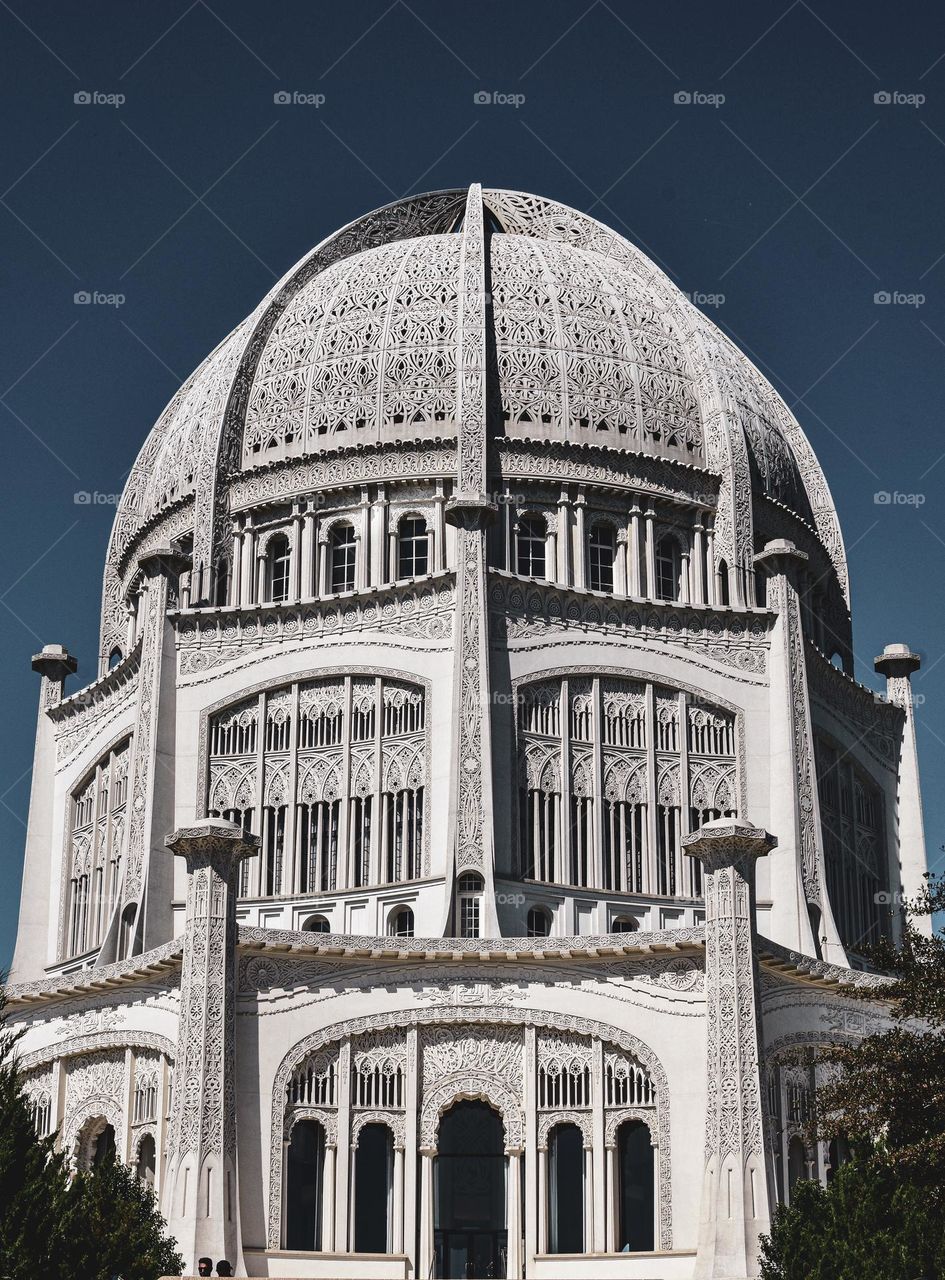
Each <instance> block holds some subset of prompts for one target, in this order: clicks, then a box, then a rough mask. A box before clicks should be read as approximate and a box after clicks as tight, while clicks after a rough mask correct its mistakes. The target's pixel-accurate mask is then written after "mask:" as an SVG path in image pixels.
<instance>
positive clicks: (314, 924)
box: [302, 916, 331, 933]
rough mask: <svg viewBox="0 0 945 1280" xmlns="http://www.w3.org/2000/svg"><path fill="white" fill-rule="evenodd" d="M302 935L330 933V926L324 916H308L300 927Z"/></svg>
mask: <svg viewBox="0 0 945 1280" xmlns="http://www.w3.org/2000/svg"><path fill="white" fill-rule="evenodd" d="M302 932H303V933H331V925H330V924H329V923H328V919H327V918H326V917H325V916H309V918H308V919H307V920H306V921H305V923H304V924H303V925H302Z"/></svg>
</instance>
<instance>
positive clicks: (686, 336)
mask: <svg viewBox="0 0 945 1280" xmlns="http://www.w3.org/2000/svg"><path fill="white" fill-rule="evenodd" d="M482 198H483V204H484V207H485V212H486V216H487V219H488V221H489V224H490V226H491V231H492V233H491V235H490V239H489V260H488V264H487V277H486V278H487V282H488V283H487V293H486V296H485V297H483V298H482V299H481V303H480V306H481V309H482V313H483V315H484V319H485V325H486V333H487V348H488V347H491V350H488V351H487V359H488V360H489V362H490V367H491V369H492V372H493V385H492V387H491V399H492V402H493V409H492V411H491V413H490V431H491V434H492V435H493V436H506V437H513V438H515V437H518V438H523V437H527V438H532V439H536V438H537V439H545V440H554V441H560V442H570V443H572V444H579V445H596V446H606V447H609V448H613V449H619V450H622V451H627V452H631V453H639V454H649V455H657V456H659V457H662V458H667V459H673V460H676V461H678V462H684V463H688V464H691V465H694V466H696V467H699V468H702V469H704V470H706V471H708V472H709V473H711V474H712V475H714V476H718V477H719V478H720V481H721V484H720V494H719V503H718V526H717V527H718V530H719V538H720V545H724V544H725V541H726V538H727V539H728V543H729V548H728V554H729V555H730V557H731V560H730V562H731V563H736V562H737V563H739V564H745V565H747V564H748V563H749V559H750V554H751V551H752V548H751V546H750V539H747V540H746V538H745V536H742V537H741V539H739V538H738V537H737V536H736V529H737V527H738V526H739V524H742V525H744V524H745V523H746V521H747V524H748V525H749V526H750V524H751V517H750V511H751V508H752V506H753V503H754V501H755V500H756V499H757V498H758V497H760V496H766V497H768V498H771V499H773V500H774V501H775V502H777V503H780V504H782V505H784V506H786V507H788V508H790V510H791V511H793V512H794V513H795V514H797V515H799V516H800V517H801V518H802V519H803V520H804V521H805V522H806V523H808V524H809V525H810V526H812V527H813V528H814V529H815V530H816V533H817V535H818V537H819V539H820V541H821V542H822V543H823V545H824V547H825V548H826V550H827V552H828V554H829V556H830V559H831V561H832V563H833V567H834V569H835V572H836V576H837V580H838V583H839V585H840V588H841V590H842V591H843V592H845V591H846V566H845V560H844V554H843V545H842V541H841V536H840V530H839V526H838V524H837V520H836V515H835V512H834V508H833V503H832V501H831V499H830V494H829V491H828V489H827V485H826V482H825V480H824V477H823V474H822V472H821V470H820V468H819V466H818V464H817V462H816V459H815V458H814V455H813V452H812V450H811V449H810V446H809V444H808V442H807V440H806V438H805V437H804V434H803V432H802V431H801V428H800V427H799V426H798V424H797V422H796V421H795V420H794V418H793V417H792V415H791V413H790V412H789V410H788V409H787V407H786V406H785V404H784V403H783V401H782V400H781V399H780V397H779V396H778V395H777V393H776V392H775V390H774V388H773V387H772V386H771V385H770V383H768V382H767V380H766V379H765V378H764V377H763V376H762V375H761V374H760V373H759V372H758V370H757V369H756V368H755V367H754V365H753V364H752V363H751V362H750V361H749V360H748V358H747V357H746V356H745V355H744V354H743V353H742V352H740V351H739V350H738V349H737V348H736V347H734V346H733V345H732V344H731V343H730V342H729V341H728V340H727V338H725V336H724V335H723V334H722V333H721V332H720V331H719V330H718V329H717V328H716V326H715V325H714V324H712V322H711V321H710V320H708V318H707V317H705V316H704V315H703V314H702V313H701V312H700V311H698V310H697V308H695V307H694V306H692V305H691V303H690V302H689V301H688V299H687V298H686V297H685V295H684V294H682V293H681V292H680V290H679V289H677V288H676V286H675V285H674V284H673V283H672V282H671V281H670V280H669V279H668V277H667V276H665V275H664V274H663V273H662V272H661V271H660V270H659V269H658V268H657V267H656V266H655V265H654V264H653V263H652V262H651V261H650V260H649V259H648V258H647V257H645V255H643V254H642V253H640V251H639V250H637V249H636V248H635V247H634V246H633V245H632V244H630V243H629V242H628V241H626V240H624V239H623V238H622V237H620V236H618V235H617V234H616V233H615V232H613V231H611V230H609V229H608V228H606V227H604V226H603V225H602V224H600V223H598V222H596V221H594V220H593V219H591V218H588V217H587V216H585V215H583V214H581V213H579V212H577V211H575V210H573V209H569V208H567V207H565V206H562V205H557V204H554V203H552V202H550V201H547V200H544V199H541V198H539V197H536V196H530V195H525V194H522V193H516V192H505V191H489V190H487V191H484V192H483V196H482ZM465 201H466V192H464V191H446V192H438V193H434V194H431V195H424V196H417V197H413V198H411V199H409V200H405V201H401V202H399V203H398V204H395V205H391V206H388V207H387V208H385V209H381V210H379V211H377V212H375V213H372V214H368V215H367V216H366V217H364V218H362V219H359V220H358V221H356V222H354V223H352V224H351V225H350V226H348V227H346V228H344V229H343V230H342V231H340V232H338V233H336V234H335V235H334V236H332V237H329V239H328V240H326V241H324V242H323V243H322V244H321V245H319V246H318V247H317V248H316V249H315V250H314V251H313V252H312V253H311V254H309V255H307V256H306V258H304V259H303V260H302V261H301V262H300V263H299V264H297V266H296V267H295V268H293V270H292V271H291V272H290V273H289V274H288V275H287V276H286V277H285V278H284V279H283V280H282V281H281V282H280V283H279V284H278V285H277V286H276V287H275V288H274V289H273V290H272V292H271V293H270V294H269V295H268V296H267V297H266V298H265V299H263V301H262V302H261V303H260V305H259V306H258V307H257V308H256V310H255V311H254V312H253V313H252V315H250V316H249V317H248V318H247V319H246V320H245V321H244V322H243V323H242V324H241V325H239V326H238V327H237V328H236V329H235V330H234V331H233V332H232V333H231V334H230V335H229V337H228V338H226V339H225V341H224V342H223V343H221V345H220V346H219V347H217V349H216V350H215V351H214V352H212V353H211V355H209V356H208V357H207V359H206V360H205V361H204V362H203V364H201V365H200V367H199V368H198V369H197V370H196V371H195V373H193V374H192V375H191V377H190V378H189V379H188V380H187V382H186V383H185V384H184V386H183V387H182V388H181V389H180V391H179V392H178V393H177V394H176V395H175V396H174V398H173V399H172V401H171V402H170V404H169V405H168V406H167V408H166V409H165V410H164V412H163V413H162V415H161V417H160V418H159V419H158V422H157V424H156V425H155V427H154V428H153V430H152V432H151V434H150V436H149V437H148V439H147V441H146V443H145V445H144V448H143V449H142V451H141V454H140V455H139V457H138V460H137V462H136V463H135V466H134V468H133V470H132V473H131V476H130V478H129V480H128V483H127V485H126V488H125V491H124V494H123V496H122V499H121V503H120V505H119V509H118V513H117V516H116V521H115V527H114V530H113V534H112V542H111V546H110V549H109V562H108V566H107V569H106V583H105V614H106V618H107V616H108V615H109V613H111V614H112V615H115V614H116V613H117V612H119V611H120V597H121V594H122V586H121V582H122V580H123V579H124V580H126V579H127V571H128V568H129V566H130V565H131V564H132V563H133V559H134V555H135V553H136V551H137V550H138V549H139V547H140V544H141V540H142V535H143V534H145V533H146V532H147V531H148V530H150V529H152V528H154V527H155V526H156V525H157V524H158V523H162V524H164V523H166V519H165V518H166V517H167V516H168V515H170V514H171V513H172V512H180V513H185V512H189V509H190V508H191V506H192V507H193V508H194V509H193V512H192V513H190V514H181V516H180V518H179V519H178V520H177V522H176V528H175V529H171V530H170V532H171V534H174V533H175V532H181V533H182V532H186V531H192V532H193V538H194V547H195V565H196V567H198V570H199V568H200V567H202V566H203V565H209V564H210V563H211V562H212V559H213V555H214V545H215V543H216V542H218V541H219V531H220V528H221V527H222V526H221V524H220V517H221V507H222V504H223V502H224V494H225V491H226V487H227V484H228V482H229V480H230V479H231V478H232V477H235V476H236V475H237V474H238V473H240V472H245V471H251V470H255V469H257V468H259V467H261V466H270V465H273V464H278V463H280V462H284V461H285V460H287V459H292V458H298V457H300V456H311V455H315V454H322V453H325V452H328V451H332V450H337V449H339V448H350V447H352V446H357V445H375V446H383V445H385V444H393V443H395V442H399V441H410V440H421V439H427V440H428V439H430V438H431V437H440V438H443V439H450V438H453V437H454V436H455V435H456V423H455V418H456V409H457V403H458V391H457V388H458V378H457V347H458V329H459V313H460V302H461V298H462V281H461V270H462V267H461V260H460V259H461V242H462V237H461V236H459V235H457V234H455V233H456V231H457V230H458V229H459V225H460V223H461V220H462V216H463V210H464V207H465ZM103 638H104V633H103Z"/></svg>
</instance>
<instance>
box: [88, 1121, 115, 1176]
mask: <svg viewBox="0 0 945 1280" xmlns="http://www.w3.org/2000/svg"><path fill="white" fill-rule="evenodd" d="M91 1157H92V1158H91V1161H90V1164H91V1166H92V1168H94V1169H98V1168H100V1167H101V1166H102V1165H103V1164H107V1163H108V1161H109V1160H114V1159H115V1130H114V1129H113V1128H112V1126H111V1125H110V1124H107V1125H105V1127H104V1129H102V1131H101V1133H100V1134H99V1135H98V1136H97V1137H96V1138H94V1139H93V1140H92V1150H91Z"/></svg>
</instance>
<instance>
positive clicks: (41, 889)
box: [10, 644, 79, 982]
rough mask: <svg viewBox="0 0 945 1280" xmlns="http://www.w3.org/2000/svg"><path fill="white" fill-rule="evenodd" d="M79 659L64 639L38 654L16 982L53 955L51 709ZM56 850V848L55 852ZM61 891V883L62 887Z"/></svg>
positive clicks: (33, 974) (57, 846) (56, 844)
mask: <svg viewBox="0 0 945 1280" xmlns="http://www.w3.org/2000/svg"><path fill="white" fill-rule="evenodd" d="M78 665H79V664H78V662H77V661H76V659H75V658H73V656H72V654H71V653H69V652H68V650H67V649H64V648H63V647H62V645H61V644H47V645H45V646H44V648H43V651H42V653H37V654H34V655H33V660H32V667H33V670H34V671H35V672H36V673H37V674H38V675H39V676H41V677H42V679H41V681H40V686H39V712H38V715H37V720H36V741H35V744H34V747H33V786H32V790H31V792H30V812H29V821H28V824H27V828H26V856H25V858H24V861H23V886H22V889H21V890H20V926H19V929H18V931H17V935H16V952H15V954H14V956H13V965H12V967H11V970H10V981H11V982H26V981H30V980H32V979H36V978H41V977H42V976H43V970H44V969H45V967H46V965H47V964H49V963H50V961H51V960H53V959H56V958H57V957H54V956H53V955H50V954H49V917H48V914H47V912H48V910H49V908H50V906H51V905H52V903H53V902H56V901H57V898H56V897H54V896H53V882H52V880H51V877H50V871H51V868H52V865H53V861H54V859H55V861H56V865H57V871H56V880H57V881H58V879H59V871H58V862H59V859H60V857H61V856H62V855H61V849H62V837H61V835H60V836H59V838H58V839H56V838H55V837H54V833H53V827H54V817H53V803H52V798H53V788H54V785H55V777H56V736H55V725H54V724H53V722H52V720H51V719H50V717H49V715H48V712H49V711H50V710H51V709H52V708H53V707H57V706H58V705H59V703H60V702H61V701H62V694H63V686H64V685H65V681H66V676H69V675H73V674H74V673H75V671H76V669H77V668H78ZM53 850H55V851H56V852H55V853H53ZM57 890H58V886H57Z"/></svg>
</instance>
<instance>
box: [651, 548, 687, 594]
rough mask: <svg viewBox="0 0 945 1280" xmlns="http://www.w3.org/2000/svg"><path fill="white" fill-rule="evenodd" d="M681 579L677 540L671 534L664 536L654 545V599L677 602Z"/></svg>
mask: <svg viewBox="0 0 945 1280" xmlns="http://www.w3.org/2000/svg"><path fill="white" fill-rule="evenodd" d="M681 578H682V553H681V551H680V549H679V542H678V540H677V539H676V538H675V537H673V535H672V534H669V533H667V534H664V535H663V537H662V538H660V540H659V542H657V544H656V597H657V599H658V600H678V599H679V596H680V580H681Z"/></svg>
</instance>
